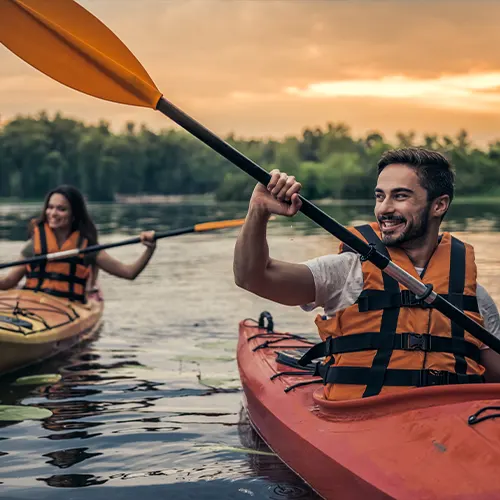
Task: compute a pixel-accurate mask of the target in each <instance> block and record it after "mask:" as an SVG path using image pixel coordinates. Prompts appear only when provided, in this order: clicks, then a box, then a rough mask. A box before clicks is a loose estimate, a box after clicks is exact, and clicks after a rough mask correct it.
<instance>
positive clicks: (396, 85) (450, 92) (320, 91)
mask: <svg viewBox="0 0 500 500" xmlns="http://www.w3.org/2000/svg"><path fill="white" fill-rule="evenodd" d="M284 91H285V92H286V93H287V94H290V95H292V96H297V97H302V98H311V99H314V98H335V97H362V98H363V97H373V98H380V99H410V100H415V101H423V102H425V103H426V104H427V105H431V104H432V105H433V106H435V107H436V108H456V109H476V110H485V111H491V112H495V113H498V106H499V104H500V71H497V72H491V73H477V74H465V75H450V76H440V77H437V78H426V79H414V78H408V77H406V76H403V75H397V76H385V77H382V78H379V79H371V80H339V81H331V82H317V83H311V84H309V85H307V86H306V87H305V88H297V87H288V88H286V89H285V90H284Z"/></svg>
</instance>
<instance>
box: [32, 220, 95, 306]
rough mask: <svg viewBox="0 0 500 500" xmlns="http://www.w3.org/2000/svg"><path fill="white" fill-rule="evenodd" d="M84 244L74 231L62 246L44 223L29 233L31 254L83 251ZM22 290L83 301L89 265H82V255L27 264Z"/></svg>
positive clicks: (85, 244)
mask: <svg viewBox="0 0 500 500" xmlns="http://www.w3.org/2000/svg"><path fill="white" fill-rule="evenodd" d="M87 244H88V242H87V239H86V238H84V237H83V236H82V235H81V234H80V232H79V231H74V232H73V233H71V234H70V236H69V238H68V239H67V240H66V241H65V242H64V243H63V245H62V247H59V245H58V244H57V239H56V237H55V235H54V233H53V232H52V229H50V227H49V226H48V224H44V223H40V224H38V225H36V226H35V227H34V230H33V249H34V254H35V255H45V254H48V253H55V252H62V251H65V250H74V249H75V248H81V249H83V248H85V247H86V246H87ZM26 267H27V274H26V284H25V285H24V288H26V289H28V290H35V291H39V292H44V293H48V294H51V295H54V296H56V297H63V298H65V299H69V300H74V301H79V302H86V298H85V288H86V284H87V280H88V277H89V274H90V266H88V265H85V262H84V259H83V256H81V255H78V256H75V257H69V258H67V259H61V260H56V261H44V262H42V263H40V264H29V265H27V266H26Z"/></svg>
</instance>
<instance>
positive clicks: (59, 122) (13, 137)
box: [0, 112, 500, 201]
mask: <svg viewBox="0 0 500 500" xmlns="http://www.w3.org/2000/svg"><path fill="white" fill-rule="evenodd" d="M225 140H226V141H227V142H229V143H230V144H231V145H233V146H234V147H235V148H236V149H238V150H239V151H241V152H242V153H243V154H244V155H246V156H248V157H249V158H251V159H252V160H253V161H255V162H256V163H258V164H259V165H261V166H262V167H263V168H265V169H266V170H268V171H269V170H271V169H272V168H278V169H280V170H282V171H286V172H287V173H289V174H292V175H295V176H296V177H297V179H299V180H300V182H301V183H302V184H303V186H304V188H303V194H304V196H306V197H307V198H310V199H320V198H335V199H367V198H372V197H373V185H374V181H375V178H376V164H377V161H378V159H379V158H380V156H381V154H382V153H383V152H384V151H385V150H387V149H391V148H395V147H407V146H422V147H426V148H429V149H434V150H437V151H440V152H442V153H444V154H446V155H447V157H448V158H449V159H450V160H451V162H452V163H453V165H454V167H455V170H456V172H457V182H456V190H457V194H458V195H484V194H488V195H497V194H499V195H500V188H499V187H498V186H499V183H500V140H498V141H496V142H492V143H490V144H489V145H488V146H487V147H486V148H482V149H481V148H478V147H477V146H475V145H474V144H473V143H472V142H471V141H470V139H469V137H468V134H467V132H466V131H465V130H461V131H460V132H459V133H457V135H456V136H454V137H449V136H446V135H445V136H437V135H431V134H424V135H423V136H422V138H420V139H417V135H416V134H415V133H414V132H409V133H403V132H401V133H399V134H397V137H396V139H395V140H394V141H393V142H392V143H390V142H388V140H387V139H386V138H384V136H383V135H382V134H381V133H379V132H372V133H369V134H366V135H365V136H363V137H357V138H356V137H353V135H352V134H351V131H350V129H349V127H348V126H347V125H345V124H343V123H328V124H327V125H326V127H324V128H319V127H318V128H305V129H304V130H303V132H302V134H301V135H299V136H290V137H286V138H284V139H283V140H279V141H278V140H254V139H252V140H245V139H239V138H237V137H235V136H234V135H230V136H228V137H226V138H225ZM62 183H69V184H73V185H75V186H77V187H79V188H80V189H81V190H82V191H83V192H84V193H85V195H86V196H87V197H88V199H89V200H91V201H112V200H114V199H115V196H116V195H117V194H120V195H137V194H151V195H158V194H159V195H173V194H188V195H192V194H206V193H214V194H215V196H216V198H217V200H220V201H224V200H248V198H249V196H250V193H251V191H252V189H253V186H254V185H255V181H254V180H253V179H251V178H250V177H249V176H248V175H247V174H245V173H243V172H240V171H239V169H238V168H236V167H235V166H233V165H231V164H230V163H229V162H228V161H226V160H225V159H224V158H222V157H221V156H219V155H218V154H217V153H215V152H214V151H212V150H211V149H210V148H208V147H207V146H205V145H204V144H202V143H201V142H200V141H199V140H198V139H196V138H194V137H192V136H191V135H189V134H188V133H186V132H184V131H179V130H172V129H170V130H168V129H167V130H162V131H159V132H153V131H151V130H149V129H148V128H147V127H146V126H144V125H142V126H140V127H138V126H137V125H135V124H134V123H132V122H130V123H127V124H126V126H125V128H124V130H123V131H121V132H119V133H113V132H112V131H111V129H110V124H109V123H108V122H106V121H104V120H102V121H100V122H99V123H97V124H95V125H87V124H85V123H83V122H81V121H78V120H74V119H71V118H67V117H64V116H62V115H61V114H59V113H57V114H55V115H54V116H53V117H49V116H48V114H47V113H45V112H41V113H39V114H38V115H36V116H18V117H16V118H15V119H13V120H11V121H9V122H8V123H6V124H5V125H4V126H3V127H1V128H0V197H15V198H18V199H33V200H35V199H36V200H38V199H41V198H43V197H44V195H45V194H46V192H47V191H48V190H50V189H51V188H53V187H54V186H56V185H58V184H62Z"/></svg>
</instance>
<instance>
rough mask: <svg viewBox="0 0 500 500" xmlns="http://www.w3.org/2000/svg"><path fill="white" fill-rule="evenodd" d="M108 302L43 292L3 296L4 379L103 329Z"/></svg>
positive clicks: (0, 361)
mask: <svg viewBox="0 0 500 500" xmlns="http://www.w3.org/2000/svg"><path fill="white" fill-rule="evenodd" d="M103 309H104V302H103V301H102V299H100V298H98V297H97V295H93V296H92V297H91V298H89V300H88V303H87V304H81V303H75V302H70V301H68V300H66V299H61V298H58V297H53V296H52V295H48V294H46V293H42V292H33V291H30V290H22V289H13V290H7V291H2V292H0V375H3V374H5V373H7V372H11V371H14V370H17V369H19V368H22V367H24V366H27V365H31V364H33V363H37V362H39V361H42V360H43V359H46V358H50V357H51V356H54V355H56V354H58V353H60V352H61V351H65V350H66V349H69V348H70V347H72V346H74V345H75V344H77V343H79V342H81V341H82V340H85V339H88V338H90V337H91V336H92V335H93V334H94V333H95V332H96V331H97V329H98V328H99V327H100V325H101V321H102V313H103Z"/></svg>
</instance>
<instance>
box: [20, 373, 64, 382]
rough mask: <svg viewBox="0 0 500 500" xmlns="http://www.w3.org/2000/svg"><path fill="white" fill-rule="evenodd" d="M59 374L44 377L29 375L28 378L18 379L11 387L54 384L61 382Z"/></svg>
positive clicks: (49, 374) (48, 374)
mask: <svg viewBox="0 0 500 500" xmlns="http://www.w3.org/2000/svg"><path fill="white" fill-rule="evenodd" d="M61 378H62V377H61V375H59V373H46V374H44V375H30V376H29V377H20V378H18V379H17V380H16V381H15V382H14V383H13V385H44V384H55V383H56V382H59V380H61Z"/></svg>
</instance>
